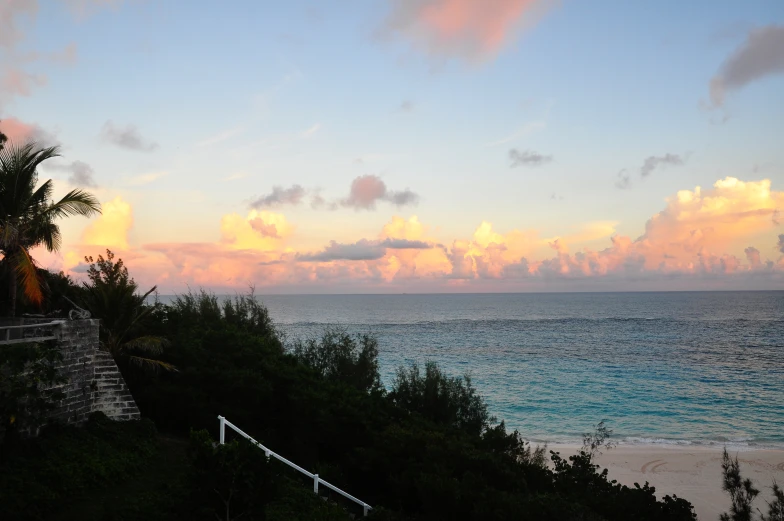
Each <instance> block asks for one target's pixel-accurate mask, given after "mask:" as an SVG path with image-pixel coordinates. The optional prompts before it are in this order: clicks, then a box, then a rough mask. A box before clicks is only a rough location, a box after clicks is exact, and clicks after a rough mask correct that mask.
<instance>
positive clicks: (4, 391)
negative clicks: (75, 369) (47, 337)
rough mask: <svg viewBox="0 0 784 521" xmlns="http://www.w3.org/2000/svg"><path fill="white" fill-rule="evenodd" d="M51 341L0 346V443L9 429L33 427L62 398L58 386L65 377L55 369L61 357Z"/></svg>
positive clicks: (13, 431) (37, 424) (64, 380)
mask: <svg viewBox="0 0 784 521" xmlns="http://www.w3.org/2000/svg"><path fill="white" fill-rule="evenodd" d="M62 358H63V357H62V354H61V353H60V350H59V349H57V347H56V346H55V345H54V343H53V342H45V343H39V344H16V345H6V346H3V347H2V349H0V444H2V443H3V441H4V440H5V438H6V436H7V435H8V434H10V433H19V432H25V431H35V430H36V429H37V428H38V427H40V426H41V425H43V424H44V423H46V421H47V420H46V414H47V413H48V412H49V411H50V410H52V409H54V408H55V406H56V402H57V401H59V400H61V399H62V398H63V393H62V392H60V391H59V390H58V389H57V388H53V386H56V385H58V384H62V383H65V382H66V379H65V378H64V377H63V376H61V375H59V374H58V372H57V364H58V363H60V361H61V360H62Z"/></svg>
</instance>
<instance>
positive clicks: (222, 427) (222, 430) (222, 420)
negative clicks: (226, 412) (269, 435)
mask: <svg viewBox="0 0 784 521" xmlns="http://www.w3.org/2000/svg"><path fill="white" fill-rule="evenodd" d="M218 422H219V423H220V444H221V445H223V444H224V443H225V442H226V426H228V427H230V428H232V429H233V430H234V432H236V433H237V434H239V435H240V436H242V437H243V438H245V439H247V440H248V441H249V442H251V443H252V444H254V445H255V446H257V447H258V448H260V449H261V450H263V451H264V454H265V455H266V456H267V458H270V457H273V458H275V459H277V460H278V461H281V462H283V463H285V464H286V465H288V466H289V467H291V468H293V469H294V470H297V471H299V472H301V473H302V474H305V475H306V476H307V477H309V478H311V479H313V492H315V493H316V494H318V487H319V483H320V484H322V485H324V486H325V487H327V488H328V489H331V490H333V491H334V492H337V493H338V494H340V495H341V496H343V497H345V498H347V499H350V500H351V501H353V502H354V503H358V504H359V505H362V513H363V515H365V516H367V515H368V511H370V510H373V507H371V506H370V505H368V504H367V503H365V502H364V501H362V500H360V499H357V498H355V497H354V496H352V495H351V494H349V493H348V492H343V491H342V490H340V489H339V488H338V487H336V486H335V485H333V484H332V483H329V482H327V481H324V480H323V479H321V478H320V477H319V475H318V474H313V473H312V472H308V471H307V470H305V469H303V468H302V467H300V466H299V465H297V464H296V463H292V462H291V461H289V460H287V459H286V458H284V457H283V456H280V455H279V454H276V453H274V452H272V451H271V450H270V449H268V448H267V447H265V446H264V445H262V444H261V443H259V442H258V441H256V440H254V439H253V438H251V437H250V436H249V435H247V434H246V433H245V432H243V431H242V430H241V429H240V428H239V427H237V426H236V425H234V424H233V423H231V422H230V421H229V420H227V419H226V418H224V417H223V416H218Z"/></svg>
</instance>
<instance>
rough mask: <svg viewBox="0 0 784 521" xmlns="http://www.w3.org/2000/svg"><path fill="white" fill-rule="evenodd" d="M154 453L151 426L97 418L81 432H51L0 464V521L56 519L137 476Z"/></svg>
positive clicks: (74, 429)
mask: <svg viewBox="0 0 784 521" xmlns="http://www.w3.org/2000/svg"><path fill="white" fill-rule="evenodd" d="M155 453H156V433H155V426H154V425H153V424H152V422H150V421H148V420H143V421H137V422H125V423H117V422H113V421H111V420H109V419H108V418H106V416H104V415H102V414H100V413H96V414H94V415H93V416H92V417H91V418H90V420H89V421H88V422H87V424H86V425H85V426H84V427H82V428H78V427H64V426H52V427H49V428H47V429H45V430H44V431H43V433H42V434H41V435H40V436H39V437H38V438H33V439H29V440H25V441H23V442H20V443H18V444H16V445H15V446H14V450H13V451H10V453H9V454H8V457H7V458H6V459H5V460H4V461H3V462H2V463H0V519H3V520H16V519H19V520H27V519H30V520H33V519H36V520H37V519H52V518H53V517H55V513H56V512H57V511H60V510H62V509H64V508H65V507H66V506H67V505H69V504H71V503H72V502H75V501H77V500H78V499H80V498H81V497H84V496H85V495H92V494H93V493H94V492H95V491H97V490H100V489H102V488H105V487H106V486H107V484H112V483H116V482H118V481H122V480H124V479H125V478H128V477H131V476H135V475H139V474H140V473H142V472H143V471H144V470H145V468H146V465H147V464H148V462H149V461H150V459H151V458H152V457H153V456H154V455H155Z"/></svg>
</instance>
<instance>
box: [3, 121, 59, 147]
mask: <svg viewBox="0 0 784 521" xmlns="http://www.w3.org/2000/svg"><path fill="white" fill-rule="evenodd" d="M0 132H2V133H3V134H5V135H6V136H7V137H8V139H9V140H10V141H12V142H15V143H25V142H27V141H35V142H37V143H39V144H41V145H43V146H52V145H59V144H60V141H59V140H58V139H57V136H56V135H55V134H53V133H52V132H49V131H48V130H45V129H44V128H42V127H40V126H39V125H36V124H34V123H25V122H24V121H21V120H19V119H16V118H6V119H2V120H0Z"/></svg>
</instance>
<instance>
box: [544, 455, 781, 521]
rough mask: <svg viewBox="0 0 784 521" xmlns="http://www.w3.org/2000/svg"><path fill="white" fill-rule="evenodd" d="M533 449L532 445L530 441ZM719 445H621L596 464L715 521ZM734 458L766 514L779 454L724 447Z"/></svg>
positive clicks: (723, 505)
mask: <svg viewBox="0 0 784 521" xmlns="http://www.w3.org/2000/svg"><path fill="white" fill-rule="evenodd" d="M532 445H534V446H535V443H534V442H532ZM723 448H724V447H723V446H719V447H712V446H700V445H690V446H678V445H674V446H673V445H642V444H640V445H636V444H620V445H617V446H615V447H613V448H612V449H609V450H603V451H602V454H599V455H597V457H596V459H595V463H596V464H597V465H599V466H600V468H602V469H603V468H607V469H608V471H609V472H608V478H609V479H610V480H613V479H616V480H618V482H619V483H621V484H623V485H626V486H629V487H633V486H634V483H635V482H637V483H639V484H640V485H642V484H644V483H645V482H646V481H647V482H648V483H649V484H650V485H651V486H653V487H656V496H657V497H659V498H661V497H663V496H665V495H673V494H675V495H677V496H678V497H682V498H684V499H686V500H688V501H690V502H691V504H692V505H694V510H695V511H696V512H697V518H698V519H699V520H701V521H705V520H710V521H713V520H718V518H719V515H720V514H721V513H722V512H726V511H727V510H728V509H729V506H730V499H729V496H728V495H727V494H726V493H725V492H724V491H723V490H722V488H721V482H722V470H721V461H722V451H723ZM547 450H548V456H549V451H551V450H552V451H556V452H560V454H561V456H563V457H568V456H570V455H572V454H576V453H577V452H578V451H579V450H580V445H579V444H557V443H556V444H551V445H548V446H547ZM727 450H728V452H729V453H730V455H731V456H732V457H733V458H734V457H735V456H737V457H738V461H739V462H740V469H741V473H742V475H743V477H744V478H751V480H752V481H753V482H754V484H755V486H756V487H757V488H759V489H760V495H759V496H758V497H757V500H756V501H755V503H754V504H755V507H756V508H760V509H761V510H762V511H763V512H764V511H766V508H767V504H766V503H765V501H766V500H767V501H769V500H770V499H771V489H770V487H771V485H772V484H773V481H774V480H775V481H776V482H777V483H784V449H782V448H750V449H748V450H735V449H734V448H732V447H727Z"/></svg>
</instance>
